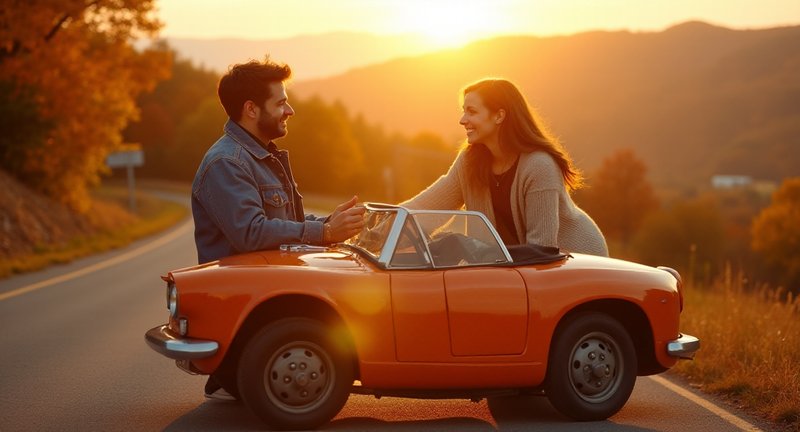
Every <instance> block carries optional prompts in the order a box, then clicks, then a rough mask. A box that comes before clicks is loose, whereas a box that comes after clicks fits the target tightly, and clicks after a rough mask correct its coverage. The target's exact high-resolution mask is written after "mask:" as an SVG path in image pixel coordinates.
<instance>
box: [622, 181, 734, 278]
mask: <svg viewBox="0 0 800 432" xmlns="http://www.w3.org/2000/svg"><path fill="white" fill-rule="evenodd" d="M722 225H723V224H722V218H721V216H720V213H719V209H718V205H717V203H716V201H715V200H713V199H710V198H708V197H704V198H699V199H694V200H687V201H680V202H677V203H675V204H673V205H672V206H670V207H669V208H668V209H665V210H662V211H657V212H653V213H651V214H650V215H649V216H648V217H647V218H646V219H645V220H644V222H643V223H642V227H641V228H640V230H639V232H638V233H637V234H636V236H635V237H634V239H633V241H632V249H633V253H634V255H635V257H634V258H633V259H635V260H636V261H639V262H642V263H645V264H648V265H665V266H669V267H674V268H676V269H679V270H681V271H682V272H684V273H685V274H684V277H685V278H686V279H687V280H688V279H693V278H696V277H703V278H704V279H706V280H709V279H710V278H711V277H712V276H713V275H714V271H715V268H714V266H716V265H718V264H720V261H721V253H722V251H723V250H724V239H725V236H724V233H723V227H722Z"/></svg>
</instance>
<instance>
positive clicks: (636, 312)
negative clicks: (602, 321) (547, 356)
mask: <svg viewBox="0 0 800 432" xmlns="http://www.w3.org/2000/svg"><path fill="white" fill-rule="evenodd" d="M586 312H601V313H605V314H607V315H609V316H610V317H612V318H614V319H615V320H617V321H619V323H620V324H622V326H623V327H625V330H626V331H627V332H628V335H630V337H631V340H632V341H633V345H634V349H635V350H636V358H637V362H638V370H637V375H639V376H644V375H653V374H657V373H661V372H663V371H665V370H666V368H664V367H663V366H661V364H660V363H659V362H658V359H657V358H656V354H655V347H654V346H655V344H654V341H653V329H652V326H651V324H650V320H649V319H648V317H647V315H646V314H645V312H644V311H643V310H642V309H641V308H640V307H639V306H638V305H636V304H635V303H633V302H630V301H627V300H622V299H601V300H593V301H590V302H587V303H583V304H581V305H578V306H576V307H575V308H573V309H571V310H570V311H569V312H567V313H566V314H564V315H563V316H562V317H561V319H560V320H559V322H558V324H557V325H556V328H555V331H554V332H553V334H554V335H556V334H558V333H559V331H561V329H562V328H563V326H564V325H565V324H566V323H568V322H569V321H570V320H571V319H572V318H573V317H574V316H576V315H578V314H582V313H586ZM554 341H555V337H553V338H552V339H551V340H550V350H549V352H550V353H552V346H553V343H554ZM548 362H549V360H548Z"/></svg>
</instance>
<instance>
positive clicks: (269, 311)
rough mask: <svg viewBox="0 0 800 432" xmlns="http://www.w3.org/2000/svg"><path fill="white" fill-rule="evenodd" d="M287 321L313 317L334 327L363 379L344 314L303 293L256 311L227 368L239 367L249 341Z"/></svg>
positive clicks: (244, 325) (229, 354)
mask: <svg viewBox="0 0 800 432" xmlns="http://www.w3.org/2000/svg"><path fill="white" fill-rule="evenodd" d="M284 318H310V319H314V320H318V321H321V322H323V323H325V324H327V325H329V326H331V328H333V329H334V332H335V333H336V340H337V341H339V342H340V343H342V344H343V345H342V347H343V348H345V349H346V350H347V352H349V353H351V356H352V365H353V371H354V373H355V377H356V379H359V377H360V371H359V367H358V355H357V352H356V349H355V343H354V342H353V337H352V334H351V332H350V331H349V329H348V327H347V325H346V324H345V322H344V320H343V319H342V317H341V315H339V313H338V312H337V311H336V310H335V309H334V308H333V307H332V306H331V305H330V304H328V303H327V302H325V301H324V300H321V299H319V298H316V297H312V296H308V295H303V294H287V295H281V296H277V297H272V298H269V299H267V300H265V301H264V302H262V303H261V304H259V305H258V306H256V307H255V308H253V310H252V311H250V313H249V314H248V315H247V318H246V319H245V320H244V322H243V323H242V325H241V326H240V327H239V330H238V331H237V332H236V336H235V337H234V339H233V342H232V343H231V347H230V349H229V350H228V352H227V353H226V354H225V358H224V359H223V361H222V362H223V365H224V366H226V367H229V368H235V367H236V366H237V365H238V363H239V358H240V357H241V355H242V351H243V350H244V348H245V346H246V345H247V342H248V341H249V340H250V339H251V338H252V337H253V336H254V335H255V334H256V333H257V332H258V331H259V330H260V329H262V328H264V326H267V325H269V324H270V323H273V322H275V321H278V320H280V319H284Z"/></svg>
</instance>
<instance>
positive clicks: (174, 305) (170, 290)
mask: <svg viewBox="0 0 800 432" xmlns="http://www.w3.org/2000/svg"><path fill="white" fill-rule="evenodd" d="M167 309H169V316H170V317H172V318H177V317H178V289H177V288H175V282H170V283H168V284H167Z"/></svg>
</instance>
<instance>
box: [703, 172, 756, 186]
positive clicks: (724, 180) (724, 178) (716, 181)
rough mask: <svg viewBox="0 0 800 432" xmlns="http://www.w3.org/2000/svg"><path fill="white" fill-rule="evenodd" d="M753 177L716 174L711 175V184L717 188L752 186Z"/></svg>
mask: <svg viewBox="0 0 800 432" xmlns="http://www.w3.org/2000/svg"><path fill="white" fill-rule="evenodd" d="M751 184H753V178H752V177H750V176H745V175H715V176H713V177H711V186H713V187H714V188H715V189H727V188H732V187H740V186H750V185H751Z"/></svg>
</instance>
